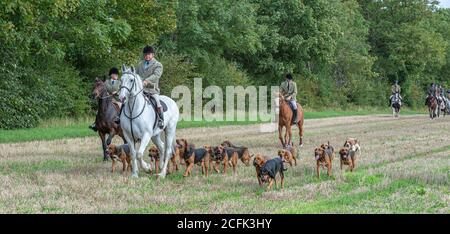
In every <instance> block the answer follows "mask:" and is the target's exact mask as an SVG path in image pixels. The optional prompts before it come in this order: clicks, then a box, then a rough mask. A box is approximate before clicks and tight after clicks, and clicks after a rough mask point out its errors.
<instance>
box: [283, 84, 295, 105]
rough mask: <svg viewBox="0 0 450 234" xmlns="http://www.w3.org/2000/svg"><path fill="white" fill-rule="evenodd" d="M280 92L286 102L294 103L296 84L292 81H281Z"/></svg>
mask: <svg viewBox="0 0 450 234" xmlns="http://www.w3.org/2000/svg"><path fill="white" fill-rule="evenodd" d="M280 92H281V95H283V97H284V99H285V100H286V101H290V100H292V101H296V100H297V99H296V98H295V97H296V96H297V84H296V83H295V82H294V81H290V82H289V81H283V83H281V85H280Z"/></svg>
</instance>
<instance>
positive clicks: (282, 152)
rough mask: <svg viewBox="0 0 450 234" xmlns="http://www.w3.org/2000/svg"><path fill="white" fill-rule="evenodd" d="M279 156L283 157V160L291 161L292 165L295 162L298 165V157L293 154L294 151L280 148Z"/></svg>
mask: <svg viewBox="0 0 450 234" xmlns="http://www.w3.org/2000/svg"><path fill="white" fill-rule="evenodd" d="M278 156H280V157H281V158H282V159H283V162H287V163H289V165H291V167H292V166H293V164H294V165H295V166H297V159H296V158H295V157H294V155H292V152H291V151H289V150H287V149H282V150H278Z"/></svg>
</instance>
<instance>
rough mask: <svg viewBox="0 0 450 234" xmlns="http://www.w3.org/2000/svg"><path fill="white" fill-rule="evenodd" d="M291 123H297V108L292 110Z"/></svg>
mask: <svg viewBox="0 0 450 234" xmlns="http://www.w3.org/2000/svg"><path fill="white" fill-rule="evenodd" d="M293 114H294V115H293V116H292V123H293V124H297V110H293Z"/></svg>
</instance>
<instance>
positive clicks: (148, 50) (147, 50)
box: [143, 45, 155, 54]
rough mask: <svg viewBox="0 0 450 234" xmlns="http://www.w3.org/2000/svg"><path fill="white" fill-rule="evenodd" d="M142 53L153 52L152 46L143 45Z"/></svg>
mask: <svg viewBox="0 0 450 234" xmlns="http://www.w3.org/2000/svg"><path fill="white" fill-rule="evenodd" d="M143 53H144V54H150V53H152V54H154V53H155V49H153V46H150V45H146V46H145V47H144V50H143Z"/></svg>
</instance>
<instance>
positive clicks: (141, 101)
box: [119, 65, 180, 178]
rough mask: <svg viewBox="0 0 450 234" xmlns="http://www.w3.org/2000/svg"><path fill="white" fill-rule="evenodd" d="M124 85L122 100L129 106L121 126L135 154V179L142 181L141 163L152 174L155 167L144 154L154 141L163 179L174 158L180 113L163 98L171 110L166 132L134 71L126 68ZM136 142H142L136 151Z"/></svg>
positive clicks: (124, 109) (133, 161)
mask: <svg viewBox="0 0 450 234" xmlns="http://www.w3.org/2000/svg"><path fill="white" fill-rule="evenodd" d="M121 80H122V85H121V86H120V92H119V99H120V101H121V102H122V103H123V105H125V106H124V107H123V110H122V114H121V115H120V125H121V127H122V130H123V134H124V137H125V139H126V140H127V142H129V146H130V151H131V165H132V166H131V168H132V175H131V176H132V177H134V178H137V177H138V170H139V169H138V165H137V160H139V162H140V166H141V167H142V168H143V170H144V171H145V172H151V164H147V163H146V162H145V161H144V159H143V158H144V157H143V156H144V151H145V148H146V147H147V145H148V143H149V142H150V139H151V140H152V141H153V143H155V145H156V147H157V148H158V150H159V152H160V162H159V168H161V172H160V174H158V177H159V178H164V177H165V176H166V174H167V166H168V163H169V159H170V158H171V157H172V151H173V143H174V138H175V132H176V128H177V122H178V119H179V116H180V112H179V109H178V106H177V104H176V103H175V101H174V100H172V99H171V98H169V97H167V96H163V95H160V96H159V98H160V101H161V104H162V105H163V106H164V105H166V106H167V109H166V108H164V109H165V111H166V112H165V113H164V129H160V128H159V127H157V126H156V121H157V118H158V117H157V113H156V110H155V109H154V108H153V107H152V105H150V104H149V103H148V99H147V98H146V97H145V95H144V93H143V89H144V87H143V83H142V80H141V78H140V77H139V75H138V74H136V72H135V69H134V67H131V68H127V67H125V65H122V77H121ZM163 131H164V132H165V134H164V135H165V142H162V140H161V133H162V132H163ZM136 142H140V144H139V148H138V149H137V148H136V145H135V144H136Z"/></svg>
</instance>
